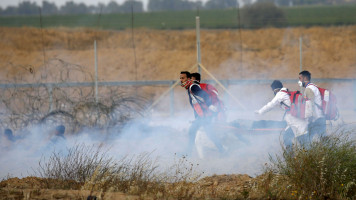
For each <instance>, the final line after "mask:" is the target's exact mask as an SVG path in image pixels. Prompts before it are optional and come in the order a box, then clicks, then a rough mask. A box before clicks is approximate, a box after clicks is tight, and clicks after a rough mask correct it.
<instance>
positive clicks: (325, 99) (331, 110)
mask: <svg viewBox="0 0 356 200" xmlns="http://www.w3.org/2000/svg"><path fill="white" fill-rule="evenodd" d="M311 85H314V84H311ZM314 86H315V87H317V88H318V89H319V92H320V96H321V101H322V105H321V107H320V106H318V107H319V108H320V109H321V110H322V111H323V113H324V115H325V119H326V120H337V119H338V117H339V111H338V109H337V107H336V103H337V101H336V96H335V95H334V94H333V93H331V92H330V91H329V90H327V89H324V88H321V87H318V86H316V85H314Z"/></svg>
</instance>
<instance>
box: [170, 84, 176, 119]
mask: <svg viewBox="0 0 356 200" xmlns="http://www.w3.org/2000/svg"><path fill="white" fill-rule="evenodd" d="M174 83H175V81H172V82H171V84H170V87H172V86H173V85H174ZM169 109H170V114H171V116H174V88H172V89H171V91H170V106H169Z"/></svg>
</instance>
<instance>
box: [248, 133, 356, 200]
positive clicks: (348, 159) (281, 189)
mask: <svg viewBox="0 0 356 200" xmlns="http://www.w3.org/2000/svg"><path fill="white" fill-rule="evenodd" d="M351 134H352V133H343V134H335V135H332V136H327V137H321V138H320V140H319V141H317V142H312V143H309V144H307V145H304V146H302V147H294V148H291V149H285V148H283V152H282V155H277V156H276V157H275V158H272V157H270V160H271V164H270V165H268V166H266V170H265V173H264V174H263V175H261V176H260V177H259V179H258V180H259V181H257V182H256V183H257V184H256V185H255V187H254V188H253V189H252V190H253V193H254V194H255V195H256V194H258V195H257V196H264V197H269V198H274V199H355V198H356V142H355V140H352V139H351V137H350V136H351Z"/></svg>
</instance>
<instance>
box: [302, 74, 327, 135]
mask: <svg viewBox="0 0 356 200" xmlns="http://www.w3.org/2000/svg"><path fill="white" fill-rule="evenodd" d="M310 80H311V74H310V72H308V71H302V72H300V73H299V81H298V85H299V86H300V87H304V88H305V90H304V93H303V96H304V97H305V98H306V99H307V100H306V104H305V117H306V121H307V122H308V131H309V134H308V135H307V136H308V137H309V138H304V139H309V141H312V140H315V139H317V138H318V137H320V136H322V135H323V134H324V133H325V132H326V120H325V116H324V113H323V110H322V98H321V94H320V91H319V89H318V87H317V86H316V85H315V84H313V83H311V82H310Z"/></svg>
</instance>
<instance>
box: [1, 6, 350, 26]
mask: <svg viewBox="0 0 356 200" xmlns="http://www.w3.org/2000/svg"><path fill="white" fill-rule="evenodd" d="M282 9H283V11H284V12H285V15H286V18H287V22H286V24H285V26H286V27H290V26H314V25H321V26H332V25H350V24H356V5H348V6H309V7H292V8H290V7H284V8H282ZM196 15H197V11H180V12H151V13H135V14H134V16H133V22H134V23H133V24H134V27H146V28H154V29H192V28H194V27H195V16H196ZM199 16H200V17H201V27H202V28H208V29H219V28H237V27H238V10H237V9H231V10H201V11H199ZM273 20H278V19H273ZM131 23H132V16H131V14H105V15H101V17H100V18H99V15H98V14H86V15H56V16H43V17H42V26H43V27H59V26H63V27H92V28H102V29H114V30H121V29H126V28H130V27H131ZM0 26H7V27H22V26H33V27H40V17H39V15H38V16H13V17H4V16H2V17H0ZM241 27H243V28H260V27H264V24H263V23H262V22H261V21H256V22H255V23H254V24H252V25H251V24H246V23H245V22H244V20H241Z"/></svg>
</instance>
